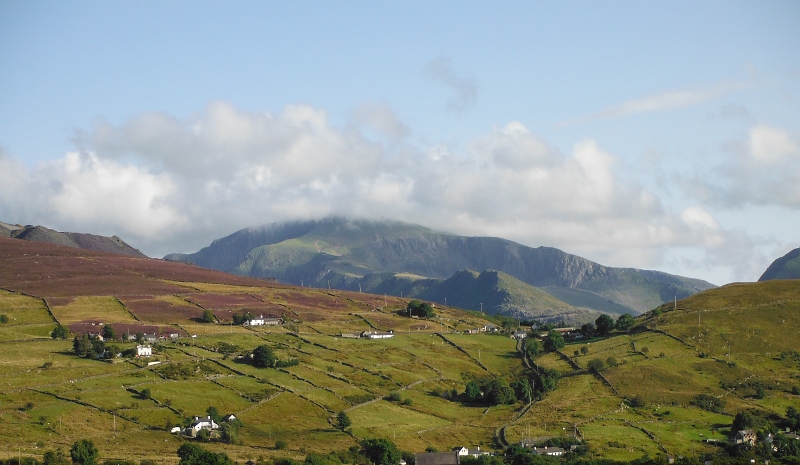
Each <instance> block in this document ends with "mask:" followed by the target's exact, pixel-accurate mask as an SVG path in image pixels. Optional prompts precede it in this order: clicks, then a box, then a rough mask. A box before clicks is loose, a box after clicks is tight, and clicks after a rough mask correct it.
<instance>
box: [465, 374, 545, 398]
mask: <svg viewBox="0 0 800 465" xmlns="http://www.w3.org/2000/svg"><path fill="white" fill-rule="evenodd" d="M558 379H559V373H558V371H557V370H555V369H550V370H542V372H541V373H534V374H532V375H531V376H530V377H521V378H518V379H516V380H514V381H512V382H510V383H509V382H508V381H507V380H505V379H504V378H488V379H483V380H472V381H469V382H468V383H467V384H466V386H465V388H464V393H463V396H462V398H463V400H464V401H465V402H468V403H480V404H489V405H504V404H505V405H511V404H515V403H517V402H519V401H522V402H532V401H534V400H537V399H542V398H543V397H544V396H545V394H546V393H548V392H550V391H553V390H555V389H556V387H557V385H558Z"/></svg>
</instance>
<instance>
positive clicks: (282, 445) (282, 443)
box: [275, 439, 289, 463]
mask: <svg viewBox="0 0 800 465" xmlns="http://www.w3.org/2000/svg"><path fill="white" fill-rule="evenodd" d="M288 446H289V444H287V443H286V441H284V440H283V439H278V440H277V441H275V449H277V450H283V449H286V447H288ZM276 463H277V462H276Z"/></svg>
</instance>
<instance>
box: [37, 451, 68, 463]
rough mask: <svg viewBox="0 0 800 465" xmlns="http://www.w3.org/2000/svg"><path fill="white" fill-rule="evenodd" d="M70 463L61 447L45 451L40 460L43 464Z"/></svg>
mask: <svg viewBox="0 0 800 465" xmlns="http://www.w3.org/2000/svg"><path fill="white" fill-rule="evenodd" d="M70 463H71V462H70V461H69V459H68V458H67V454H65V453H64V451H63V450H61V449H58V450H56V451H52V450H49V451H47V452H45V453H44V458H43V461H42V464H43V465H70Z"/></svg>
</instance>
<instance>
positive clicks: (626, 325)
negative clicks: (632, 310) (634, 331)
mask: <svg viewBox="0 0 800 465" xmlns="http://www.w3.org/2000/svg"><path fill="white" fill-rule="evenodd" d="M635 322H636V321H634V319H633V317H632V316H630V315H629V314H627V313H625V314H622V315H620V316H619V318H617V324H616V325H615V326H616V328H617V330H619V331H627V330H628V329H630V327H631V326H633V324H634V323H635Z"/></svg>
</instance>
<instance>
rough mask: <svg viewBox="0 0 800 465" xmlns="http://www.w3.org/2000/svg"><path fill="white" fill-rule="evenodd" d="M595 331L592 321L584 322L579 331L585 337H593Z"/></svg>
mask: <svg viewBox="0 0 800 465" xmlns="http://www.w3.org/2000/svg"><path fill="white" fill-rule="evenodd" d="M596 331H597V328H595V326H594V323H584V324H583V325H582V326H581V332H582V333H583V335H584V336H586V337H594V333H595V332H596Z"/></svg>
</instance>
